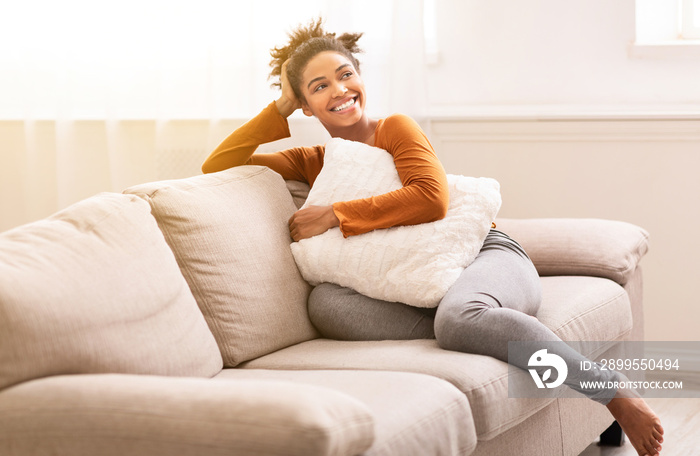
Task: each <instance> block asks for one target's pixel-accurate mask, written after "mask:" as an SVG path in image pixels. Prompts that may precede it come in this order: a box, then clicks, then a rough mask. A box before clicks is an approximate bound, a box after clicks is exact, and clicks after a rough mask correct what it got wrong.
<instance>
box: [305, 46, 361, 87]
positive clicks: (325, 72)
mask: <svg viewBox="0 0 700 456" xmlns="http://www.w3.org/2000/svg"><path fill="white" fill-rule="evenodd" d="M346 65H350V66H351V67H352V68H353V69H354V66H353V65H352V62H351V61H350V59H348V58H347V57H346V56H344V55H343V54H340V53H339V52H335V51H323V52H320V53H318V54H316V55H315V56H314V57H312V58H311V60H309V63H307V64H306V68H304V71H303V73H302V80H303V81H310V80H312V79H315V78H318V77H330V76H331V75H333V74H335V72H336V71H340V70H341V69H343V68H344V67H345V66H346Z"/></svg>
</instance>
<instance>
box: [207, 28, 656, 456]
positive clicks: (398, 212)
mask: <svg viewBox="0 0 700 456" xmlns="http://www.w3.org/2000/svg"><path fill="white" fill-rule="evenodd" d="M360 36H361V34H344V35H341V36H339V37H337V38H336V37H335V34H330V33H326V32H325V31H324V30H323V28H322V25H321V21H320V20H318V21H316V22H312V23H311V24H310V25H309V26H308V27H300V28H298V29H297V30H295V31H294V32H293V33H292V34H290V41H289V43H288V44H287V45H286V46H284V47H281V48H275V49H273V50H272V56H273V60H272V62H271V66H272V67H273V70H272V72H271V76H272V77H274V76H279V77H280V82H279V83H278V84H277V85H278V86H279V87H280V88H281V91H282V94H281V96H280V98H279V99H277V100H276V101H275V102H273V103H271V104H270V105H269V106H268V107H267V108H265V109H264V110H263V111H262V112H261V113H260V114H259V115H258V116H256V117H255V118H253V119H252V120H250V121H249V122H248V123H246V124H245V125H243V126H241V127H240V128H239V129H237V130H236V131H234V132H233V133H232V134H231V135H230V136H229V137H228V138H226V139H225V140H224V142H223V143H222V144H221V145H220V146H219V147H218V148H217V149H216V150H214V152H212V154H211V155H210V156H209V158H207V160H206V161H205V163H204V164H203V166H202V170H203V171H204V172H215V171H220V170H223V169H227V168H230V167H232V166H239V165H262V166H268V167H270V168H271V169H273V170H275V171H276V172H278V173H279V174H281V175H282V176H283V177H284V178H285V179H290V180H300V181H304V182H307V183H308V184H309V185H311V186H313V183H314V181H315V179H316V177H317V176H318V174H319V172H320V171H321V168H322V167H323V154H324V147H323V146H316V147H299V148H293V149H289V150H285V151H281V152H277V153H273V154H258V155H254V152H255V150H256V149H257V147H258V146H259V145H260V144H263V143H267V142H271V141H274V140H277V139H281V138H284V137H288V136H289V135H290V133H289V128H288V125H287V121H286V118H287V117H288V116H289V115H291V114H292V113H293V112H294V111H296V110H297V109H301V110H302V111H303V112H304V114H306V115H307V116H314V117H316V118H317V119H318V120H319V121H320V122H321V123H322V124H323V126H324V127H325V128H326V130H327V131H328V133H330V135H331V136H332V137H340V138H343V139H347V140H352V141H358V142H363V143H365V144H368V145H371V146H375V147H379V148H382V149H384V150H386V151H388V152H389V153H390V154H391V155H392V156H393V157H394V163H395V165H396V169H397V171H398V174H399V177H400V178H401V181H402V183H403V188H401V189H399V190H396V191H394V192H391V193H387V194H385V195H380V196H376V197H372V198H367V199H361V200H354V201H346V202H338V203H334V204H333V205H332V206H311V207H308V208H305V209H302V210H299V211H297V212H296V213H295V214H294V215H293V216H292V217H291V218H290V220H289V229H290V232H291V235H292V238H293V239H294V240H295V241H299V240H301V239H305V238H309V237H312V236H315V235H317V234H321V233H324V232H325V231H327V230H328V229H330V228H333V227H339V228H340V230H341V232H342V233H343V235H344V236H345V237H348V236H355V235H358V234H362V233H366V232H369V231H372V230H375V229H379V228H388V227H392V226H398V225H412V224H418V223H425V222H431V221H435V220H439V219H441V218H443V217H444V215H445V213H446V211H447V206H448V202H449V194H448V190H447V179H446V175H445V171H444V169H443V167H442V165H441V164H440V162H439V160H438V159H437V156H436V154H435V152H434V150H433V148H432V146H431V145H430V142H429V141H428V139H427V138H426V136H425V135H424V133H423V132H422V131H421V129H420V127H418V125H417V124H416V123H415V122H414V121H413V120H411V119H410V118H408V117H406V116H403V115H392V116H390V117H387V118H385V119H379V120H375V119H371V118H369V117H368V116H367V115H366V112H365V107H366V103H367V94H366V92H365V87H364V84H363V82H362V78H361V77H360V73H359V63H358V61H357V59H356V58H355V56H354V54H355V53H357V52H360V50H359V48H358V47H357V41H358V39H359V38H360ZM540 300H541V292H540V281H539V277H538V275H537V271H536V270H535V268H534V266H533V264H532V262H531V261H530V259H529V257H528V256H527V254H526V253H525V252H524V251H523V249H522V248H521V247H520V246H519V245H518V244H517V243H516V242H515V241H514V240H512V239H511V238H509V237H508V236H507V235H505V234H504V233H501V232H499V231H496V230H495V229H494V230H491V232H490V233H489V234H488V236H487V238H486V240H485V242H484V246H483V248H482V250H481V252H480V253H479V255H478V256H477V258H476V259H475V260H474V262H473V263H472V264H471V265H470V266H469V267H468V268H466V269H465V270H464V272H463V273H462V275H461V276H460V278H459V280H458V281H457V283H456V284H455V285H454V286H453V287H452V288H451V289H450V290H449V291H448V293H447V295H446V296H445V297H444V299H443V300H442V301H441V302H440V305H439V306H438V308H437V311H436V312H435V310H432V311H426V310H425V309H418V308H414V307H410V306H407V305H404V304H400V303H389V302H384V301H379V300H376V299H371V298H368V297H365V296H363V295H360V294H359V293H357V292H355V291H353V290H350V289H347V288H342V287H339V286H336V285H333V284H321V285H319V286H318V287H316V288H315V289H314V290H313V291H312V293H311V296H310V298H309V315H310V318H311V321H312V322H313V323H314V325H315V326H316V327H317V328H318V330H319V331H320V332H321V333H322V334H323V335H324V336H326V337H329V338H336V339H349V340H381V339H417V338H436V339H437V342H438V344H439V345H440V346H441V347H442V348H445V349H449V350H457V351H462V352H467V353H477V354H483V355H489V356H493V357H495V358H498V359H500V360H503V361H506V362H507V361H508V357H507V345H508V341H509V340H521V341H537V342H543V343H545V342H555V343H554V344H551V345H550V353H555V354H558V355H559V356H561V357H562V358H564V359H565V360H566V362H567V364H568V365H569V366H570V372H571V371H574V370H575V366H578V365H579V363H580V361H583V360H586V359H585V358H584V357H583V356H581V355H580V354H579V353H577V352H576V351H574V350H573V349H571V348H568V346H566V345H565V344H556V342H558V341H560V339H559V338H558V337H557V336H556V335H555V334H554V333H553V332H552V331H550V330H549V329H548V328H547V327H546V326H544V325H543V324H541V323H540V322H539V321H538V320H537V319H536V318H534V315H535V313H536V312H537V309H538V306H539V304H540ZM562 347H563V348H562ZM511 362H512V363H513V364H514V365H516V366H518V367H521V368H523V369H525V368H527V367H528V366H527V364H528V360H527V359H515V360H513V359H511ZM587 375H593V374H587ZM615 379H617V378H615ZM577 380H579V378H578V377H577V375H571V373H570V375H569V378H568V379H567V385H569V386H571V387H572V388H574V389H576V385H577ZM593 380H610V377H608V378H600V377H598V378H594V379H593ZM585 393H586V394H587V395H588V396H589V397H591V398H592V399H594V400H596V401H598V402H601V403H603V404H605V405H606V406H607V407H608V409H609V410H610V412H611V413H612V415H613V416H614V417H615V419H616V420H617V421H618V422H619V423H620V425H621V427H622V429H623V430H624V431H625V433H626V434H627V436H628V438H629V439H630V442H631V443H632V445H633V446H634V448H635V449H636V450H637V452H638V453H639V454H640V455H645V454H648V455H650V456H651V455H656V454H658V451H659V450H660V449H661V445H660V443H661V442H662V441H663V437H662V435H663V428H662V427H661V424H660V421H659V419H658V417H657V416H656V415H655V414H654V413H653V412H652V410H651V409H650V408H649V407H648V406H647V405H646V403H645V402H644V401H643V400H642V399H640V398H630V397H622V396H621V394H619V393H616V392H614V391H613V392H611V391H609V390H600V391H594V392H590V391H586V392H585ZM613 396H614V397H613Z"/></svg>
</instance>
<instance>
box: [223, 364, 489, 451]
mask: <svg viewBox="0 0 700 456" xmlns="http://www.w3.org/2000/svg"><path fill="white" fill-rule="evenodd" d="M215 379H216V380H224V381H232V380H233V381H238V380H241V379H244V380H251V381H252V380H260V381H268V380H277V381H284V382H293V383H297V384H300V385H315V386H322V387H324V388H330V389H333V390H337V391H340V392H342V393H344V394H347V395H349V396H351V397H353V398H355V399H358V400H359V401H360V402H362V403H363V404H365V405H366V406H367V407H368V408H369V410H370V411H371V412H372V415H373V416H374V423H375V427H374V430H375V437H374V443H373V445H372V447H371V448H370V449H369V450H368V451H367V452H366V453H363V454H364V455H366V456H370V455H374V456H378V455H397V454H401V455H410V454H415V455H425V454H441V455H466V454H470V453H471V452H472V451H473V450H474V448H475V447H476V443H477V439H476V432H475V430H474V422H473V420H472V414H471V409H470V407H469V403H468V402H467V399H466V397H465V396H464V394H462V393H461V392H460V391H459V390H457V389H456V388H455V387H454V386H452V385H451V384H449V383H447V382H445V381H444V380H440V379H438V378H435V377H433V376H428V375H419V374H413V373H406V372H385V371H352V370H308V371H286V370H257V369H224V370H223V371H222V372H221V373H220V374H219V375H217V376H216V377H215Z"/></svg>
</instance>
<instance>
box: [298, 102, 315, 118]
mask: <svg viewBox="0 0 700 456" xmlns="http://www.w3.org/2000/svg"><path fill="white" fill-rule="evenodd" d="M301 111H302V112H303V113H304V114H305V115H306V116H307V117H313V116H314V113H313V112H311V109H309V105H308V104H306V102H305V101H302V102H301Z"/></svg>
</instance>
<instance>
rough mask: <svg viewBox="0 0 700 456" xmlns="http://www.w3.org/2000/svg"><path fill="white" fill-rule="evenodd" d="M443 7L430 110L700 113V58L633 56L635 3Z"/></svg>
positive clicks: (458, 1) (456, 0)
mask: <svg viewBox="0 0 700 456" xmlns="http://www.w3.org/2000/svg"><path fill="white" fill-rule="evenodd" d="M659 1H668V2H669V3H670V2H671V0H659ZM436 5H437V18H438V24H439V26H438V49H439V52H440V58H439V63H438V65H436V66H434V67H431V68H430V70H429V71H428V84H427V92H428V100H429V107H430V108H431V110H432V112H436V111H437V112H439V111H440V110H441V109H445V108H447V109H449V110H450V111H453V110H454V109H455V107H460V108H464V107H471V108H474V107H480V106H483V107H485V108H486V109H487V110H490V109H493V108H494V107H498V106H506V107H508V106H513V105H515V106H519V107H521V108H522V105H535V106H539V107H542V106H543V105H577V106H579V107H581V106H583V107H587V108H596V109H601V108H614V109H620V108H624V109H635V110H636V109H646V108H650V107H651V108H656V107H658V105H662V106H664V107H667V106H668V105H673V108H675V109H684V108H685V109H688V108H695V109H696V110H697V109H699V108H700V84H699V83H698V81H700V54H698V53H695V54H693V53H689V55H688V56H687V57H685V58H684V57H683V56H680V57H678V58H674V59H646V58H630V57H629V47H630V45H631V44H632V43H633V42H634V39H635V15H634V13H635V2H634V0H613V1H610V0H564V1H562V0H527V1H512V0H488V1H486V0H442V1H440V0H437V1H436Z"/></svg>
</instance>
